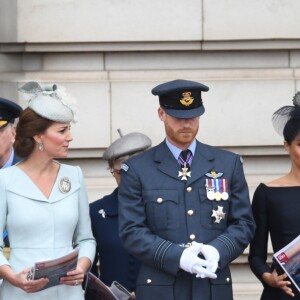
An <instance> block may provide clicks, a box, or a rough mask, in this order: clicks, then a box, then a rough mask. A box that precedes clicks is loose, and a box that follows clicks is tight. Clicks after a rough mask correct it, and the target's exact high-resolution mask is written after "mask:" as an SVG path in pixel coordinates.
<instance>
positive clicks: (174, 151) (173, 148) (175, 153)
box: [166, 138, 196, 160]
mask: <svg viewBox="0 0 300 300" xmlns="http://www.w3.org/2000/svg"><path fill="white" fill-rule="evenodd" d="M166 144H167V146H168V148H169V149H170V151H171V152H172V154H173V156H174V157H175V159H176V160H178V158H179V155H180V153H181V151H182V150H181V149H179V148H177V147H176V146H174V145H173V144H171V143H170V142H169V141H168V138H166ZM188 149H189V150H191V152H192V154H193V157H194V155H195V150H196V140H193V142H192V143H191V144H190V146H189V147H188Z"/></svg>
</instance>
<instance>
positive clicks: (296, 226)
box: [249, 183, 300, 300]
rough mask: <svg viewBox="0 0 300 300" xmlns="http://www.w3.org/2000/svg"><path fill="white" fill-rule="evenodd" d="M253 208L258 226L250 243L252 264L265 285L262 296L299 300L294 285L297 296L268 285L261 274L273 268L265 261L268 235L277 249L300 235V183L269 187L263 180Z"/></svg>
mask: <svg viewBox="0 0 300 300" xmlns="http://www.w3.org/2000/svg"><path fill="white" fill-rule="evenodd" d="M252 209H253V215H254V219H255V222H256V226H257V227H256V232H255V237H254V239H253V240H252V242H251V244H250V254H249V263H250V267H251V270H252V271H253V273H254V274H255V275H256V276H257V277H258V279H259V280H260V281H261V282H262V284H263V285H264V290H263V293H262V296H261V299H262V300H289V299H290V300H291V299H297V300H300V293H299V292H298V290H297V289H296V288H295V287H294V286H293V287H292V288H293V291H294V294H295V297H290V296H288V295H287V294H285V293H284V292H283V291H282V290H281V289H277V288H272V287H270V286H267V285H266V284H264V282H263V281H262V274H263V273H264V272H270V271H272V270H273V268H274V267H273V265H272V266H269V265H268V264H267V263H266V260H267V252H268V236H269V234H270V238H271V243H272V246H273V250H274V252H277V251H278V250H280V249H281V248H283V247H284V246H285V245H287V244H288V243H289V242H291V241H292V240H293V239H294V238H296V237H297V236H298V235H299V234H300V186H295V187H268V186H266V185H265V184H263V183H261V184H260V185H259V186H258V187H257V189H256V191H255V193H254V197H253V201H252Z"/></svg>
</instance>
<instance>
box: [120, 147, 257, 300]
mask: <svg viewBox="0 0 300 300" xmlns="http://www.w3.org/2000/svg"><path fill="white" fill-rule="evenodd" d="M179 171H181V168H180V166H179V164H178V162H177V160H176V159H175V158H174V156H173V154H172V153H171V151H170V150H169V148H168V147H167V145H166V143H165V142H163V143H161V144H160V145H158V146H156V147H153V148H152V149H150V150H148V151H146V152H144V153H142V154H140V155H138V156H135V157H132V158H130V159H129V160H128V161H127V162H126V163H125V164H124V165H123V166H122V175H121V177H122V180H121V185H120V188H119V231H120V237H121V239H122V241H123V244H124V247H125V248H126V249H127V250H128V251H129V252H130V253H132V254H133V255H135V256H136V257H137V258H138V259H139V260H140V261H141V262H142V266H141V269H140V272H139V276H138V279H137V290H136V295H137V299H138V300H153V299H164V300H193V299H195V300H196V299H197V300H199V299H205V300H220V299H222V300H231V299H233V296H232V285H231V275H230V270H229V267H228V265H229V263H230V262H231V261H233V260H234V259H235V258H237V257H238V256H239V255H240V254H242V253H243V251H244V249H245V248H246V247H247V245H248V244H249V242H250V240H251V239H252V237H253V235H254V231H255V224H254V220H253V217H252V212H251V206H250V200H249V192H248V187H247V183H246V181H245V176H244V171H243V167H242V163H241V158H240V157H239V156H238V155H236V154H233V153H231V152H228V151H224V150H221V149H218V148H216V147H212V146H208V145H205V144H202V143H200V142H198V141H197V146H196V151H195V155H194V158H193V161H192V165H191V177H188V180H187V181H185V180H182V177H179V176H178V175H179ZM213 173H217V174H219V175H218V176H219V177H220V178H223V179H227V182H228V195H229V197H228V199H227V200H219V201H217V200H209V199H208V197H207V190H206V179H209V178H210V177H211V174H213ZM219 207H220V208H219ZM218 210H219V211H220V210H222V211H223V212H224V213H225V214H223V215H222V218H221V220H219V221H220V222H219V223H218V222H215V221H216V218H215V217H213V216H212V215H213V211H218ZM192 241H197V242H200V243H205V244H209V245H211V246H213V247H215V248H216V249H217V250H218V252H219V254H220V261H219V269H218V270H217V276H218V277H217V279H213V280H211V279H207V278H205V279H201V278H196V276H195V275H191V274H189V273H187V272H185V271H183V270H181V269H180V266H179V262H180V257H181V254H182V252H183V250H184V249H185V248H183V247H182V244H187V243H190V242H192ZM156 297H157V298H156ZM159 297H160V298H159Z"/></svg>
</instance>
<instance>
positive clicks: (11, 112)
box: [0, 98, 23, 255]
mask: <svg viewBox="0 0 300 300" xmlns="http://www.w3.org/2000/svg"><path fill="white" fill-rule="evenodd" d="M22 110H23V109H22V107H21V106H19V105H18V104H16V103H14V102H12V101H10V100H7V99H4V98H0V169H4V168H7V167H10V166H12V165H14V164H15V163H16V162H18V161H19V158H18V157H17V156H16V155H15V153H14V149H13V143H14V141H15V135H16V131H15V126H14V122H15V119H16V118H18V117H19V115H20V113H21V112H22ZM0 201H1V199H0ZM3 238H4V244H5V246H6V247H7V246H8V238H7V233H6V231H5V232H4V233H3ZM8 251H9V250H8V248H6V249H5V252H6V253H7V255H8Z"/></svg>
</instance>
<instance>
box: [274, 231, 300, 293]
mask: <svg viewBox="0 0 300 300" xmlns="http://www.w3.org/2000/svg"><path fill="white" fill-rule="evenodd" d="M273 257H274V260H275V262H277V264H278V265H279V266H280V267H281V268H282V269H283V271H284V272H285V273H286V274H287V275H288V276H289V278H290V280H291V281H292V282H293V284H294V285H295V287H296V288H297V290H298V291H299V292H300V235H299V236H298V237H296V238H295V239H294V240H293V241H291V242H290V243H289V244H287V245H286V246H285V247H283V248H282V249H280V250H279V251H277V252H276V253H274V256H273Z"/></svg>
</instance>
